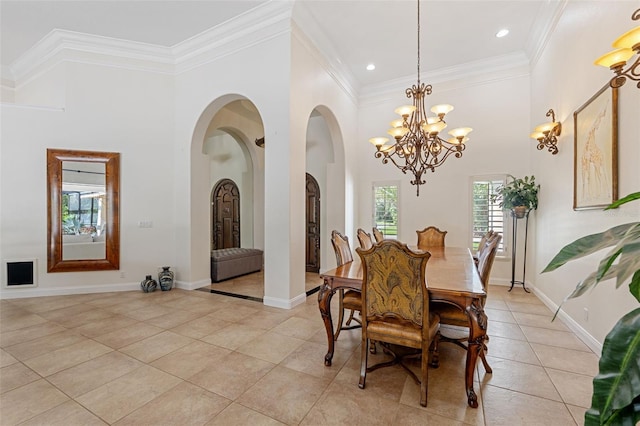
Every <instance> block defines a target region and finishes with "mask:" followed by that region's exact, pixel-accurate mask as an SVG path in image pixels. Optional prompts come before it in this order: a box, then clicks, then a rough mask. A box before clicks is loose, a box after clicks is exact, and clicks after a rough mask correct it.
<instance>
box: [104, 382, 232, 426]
mask: <svg viewBox="0 0 640 426" xmlns="http://www.w3.org/2000/svg"><path fill="white" fill-rule="evenodd" d="M230 403H231V401H229V400H228V399H226V398H223V397H221V396H220V395H216V394H215V393H212V392H209V391H206V390H204V389H202V388H201V387H198V386H195V385H192V384H191V383H185V382H183V383H181V384H179V385H178V386H176V387H174V388H173V389H170V390H168V391H167V392H165V393H163V394H162V395H160V396H158V397H157V398H155V399H154V400H152V401H151V402H149V403H147V404H145V405H143V406H142V407H140V408H139V409H137V410H136V411H134V412H133V413H131V414H129V415H127V416H126V417H124V418H123V419H121V420H119V421H118V422H116V423H115V424H116V425H118V426H125V425H131V426H137V425H143V424H146V425H202V424H205V423H206V422H208V421H209V420H211V419H212V418H213V417H214V416H216V415H217V414H218V413H220V412H221V411H222V410H223V409H224V408H225V407H226V406H227V405H229V404H230Z"/></svg>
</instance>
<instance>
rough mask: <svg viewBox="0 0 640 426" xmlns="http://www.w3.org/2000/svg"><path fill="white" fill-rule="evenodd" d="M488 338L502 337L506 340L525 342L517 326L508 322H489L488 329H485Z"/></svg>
mask: <svg viewBox="0 0 640 426" xmlns="http://www.w3.org/2000/svg"><path fill="white" fill-rule="evenodd" d="M487 334H488V335H489V336H497V337H504V338H507V339H515V340H525V341H526V340H527V338H526V337H524V333H523V332H522V330H521V329H520V326H519V325H518V324H512V323H508V322H500V321H491V320H490V321H489V327H488V329H487Z"/></svg>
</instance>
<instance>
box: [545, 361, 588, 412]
mask: <svg viewBox="0 0 640 426" xmlns="http://www.w3.org/2000/svg"><path fill="white" fill-rule="evenodd" d="M546 370H547V373H548V374H549V377H551V380H552V381H553V384H554V385H555V386H556V388H557V389H558V392H560V396H562V400H563V401H564V402H566V403H567V404H571V405H577V406H578V407H584V408H589V407H590V406H591V394H592V391H593V376H585V375H583V374H576V373H570V372H567V371H560V370H554V369H551V368H547V369H546Z"/></svg>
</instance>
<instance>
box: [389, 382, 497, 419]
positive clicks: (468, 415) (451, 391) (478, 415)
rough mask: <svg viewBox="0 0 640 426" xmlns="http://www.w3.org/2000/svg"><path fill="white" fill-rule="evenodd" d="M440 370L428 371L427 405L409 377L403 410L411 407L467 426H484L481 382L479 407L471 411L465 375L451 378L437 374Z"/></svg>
mask: <svg viewBox="0 0 640 426" xmlns="http://www.w3.org/2000/svg"><path fill="white" fill-rule="evenodd" d="M438 370H439V369H435V370H430V371H429V385H428V389H427V392H428V394H427V406H426V407H422V406H421V405H420V386H419V385H417V384H416V383H415V382H414V381H413V380H412V379H409V378H407V380H406V381H405V387H404V389H403V391H402V396H401V397H400V404H401V405H400V407H401V408H400V409H402V407H403V406H409V407H413V408H415V409H418V410H421V411H424V412H426V413H427V414H435V415H438V416H442V417H447V418H450V419H453V420H457V421H461V422H464V423H467V424H473V425H482V424H484V420H483V419H484V409H483V398H482V394H481V389H480V387H479V385H478V383H477V382H475V383H474V389H475V392H476V395H477V397H478V408H471V407H469V405H468V404H467V394H466V392H465V384H464V375H463V376H462V377H453V378H452V377H451V376H450V375H448V374H438V373H439V371H438ZM463 372H464V370H463Z"/></svg>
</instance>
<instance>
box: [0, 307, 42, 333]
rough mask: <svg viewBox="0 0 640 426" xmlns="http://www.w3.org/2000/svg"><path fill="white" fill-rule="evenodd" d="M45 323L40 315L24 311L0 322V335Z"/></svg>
mask: <svg viewBox="0 0 640 426" xmlns="http://www.w3.org/2000/svg"><path fill="white" fill-rule="evenodd" d="M45 322H47V320H46V319H45V318H42V317H41V316H40V315H38V314H34V313H31V312H26V311H25V312H21V313H19V314H14V315H11V316H9V317H8V318H3V319H2V321H0V333H3V334H4V333H6V332H8V331H13V330H18V329H21V328H25V327H31V326H34V325H38V324H43V323H45Z"/></svg>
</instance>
